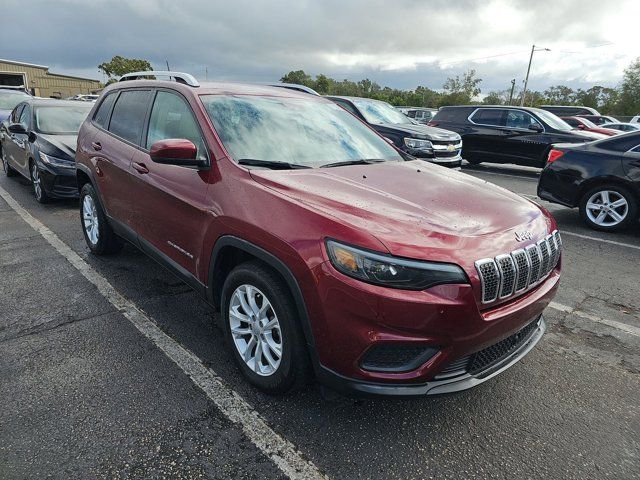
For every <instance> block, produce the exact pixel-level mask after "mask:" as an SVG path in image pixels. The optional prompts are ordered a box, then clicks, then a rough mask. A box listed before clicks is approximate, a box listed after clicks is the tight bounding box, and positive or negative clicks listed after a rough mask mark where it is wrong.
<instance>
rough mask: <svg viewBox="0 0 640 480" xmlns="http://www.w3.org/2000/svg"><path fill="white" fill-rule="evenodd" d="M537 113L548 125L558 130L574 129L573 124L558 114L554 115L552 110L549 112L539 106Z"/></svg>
mask: <svg viewBox="0 0 640 480" xmlns="http://www.w3.org/2000/svg"><path fill="white" fill-rule="evenodd" d="M535 112H536V115H538V117H540V118H541V119H542V121H543V122H545V123H546V124H547V125H549V126H550V127H551V128H554V129H556V130H573V129H572V128H571V125H569V124H568V123H567V122H565V121H564V120H562V119H561V118H560V117H558V116H557V115H554V114H553V113H551V112H547V111H546V110H541V109H539V108H536V109H535Z"/></svg>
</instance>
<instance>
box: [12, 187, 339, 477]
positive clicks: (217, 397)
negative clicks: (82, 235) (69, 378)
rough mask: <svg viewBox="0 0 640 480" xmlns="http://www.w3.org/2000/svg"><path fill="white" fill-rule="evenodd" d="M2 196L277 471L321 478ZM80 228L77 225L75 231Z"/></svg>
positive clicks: (208, 370) (135, 309) (59, 242)
mask: <svg viewBox="0 0 640 480" xmlns="http://www.w3.org/2000/svg"><path fill="white" fill-rule="evenodd" d="M0 196H1V197H2V198H3V199H4V200H5V201H6V202H7V203H8V204H9V206H10V207H11V208H12V209H13V210H14V211H15V212H16V213H17V214H18V215H20V217H22V219H23V220H24V221H25V222H27V223H28V224H29V225H30V226H31V227H32V228H33V229H34V230H35V231H37V232H38V233H40V235H42V236H43V237H44V239H45V240H46V241H47V242H49V244H51V246H53V248H55V249H56V250H57V251H58V253H60V255H62V256H63V257H65V258H66V259H67V260H68V261H69V263H71V265H73V266H74V267H75V268H76V269H77V270H78V271H79V272H80V273H81V274H82V275H83V276H84V277H85V278H86V279H87V280H89V281H90V282H91V283H93V284H94V285H95V286H96V287H97V288H98V291H99V292H100V293H101V294H102V295H103V296H104V297H105V298H106V299H107V300H108V301H109V303H111V304H112V305H113V306H114V307H115V308H116V309H118V310H119V311H120V313H122V315H124V316H125V317H126V318H127V319H128V320H129V321H130V322H131V323H132V324H133V325H134V326H135V327H136V328H137V329H138V330H139V331H140V332H141V333H142V334H143V335H144V336H145V337H147V338H148V339H149V340H150V341H151V342H153V344H154V345H155V346H156V347H158V348H159V349H160V350H162V352H163V353H164V354H165V355H166V356H167V357H169V358H170V359H171V360H172V361H173V362H174V363H175V364H176V365H177V366H178V367H179V368H180V369H181V370H182V371H183V372H184V373H185V374H187V376H189V378H191V380H192V381H193V382H194V383H195V384H196V385H197V386H198V387H200V389H201V390H202V391H203V392H204V393H205V394H206V395H207V397H209V398H210V399H211V400H212V401H213V402H214V403H215V404H216V406H217V407H218V408H219V409H220V411H222V413H223V414H224V415H226V417H227V418H228V419H229V420H231V421H232V422H233V423H235V424H237V425H239V426H240V427H241V428H242V430H243V432H244V434H245V435H246V436H247V437H248V438H249V440H251V441H252V442H253V443H254V444H255V445H256V446H257V447H258V448H259V449H260V450H261V451H262V453H264V454H265V455H266V456H267V457H268V458H270V459H271V460H272V461H273V462H274V463H275V464H276V465H277V466H278V468H279V469H280V470H281V471H282V473H284V474H285V475H287V476H288V477H289V478H291V479H292V480H298V479H299V480H303V479H304V480H307V479H325V480H326V478H327V477H325V476H324V475H323V474H322V473H321V472H320V470H318V467H316V466H315V465H314V464H313V463H312V462H310V461H309V460H306V459H305V458H303V457H302V454H301V453H300V452H299V451H298V450H297V449H296V447H295V446H294V445H293V444H292V443H291V442H289V441H288V440H286V439H285V438H283V437H282V436H280V435H279V434H278V433H276V432H275V431H274V430H273V429H272V428H271V427H269V425H268V424H267V422H266V420H265V419H264V418H262V417H261V416H260V414H259V413H258V412H256V411H255V410H254V409H253V408H252V407H251V405H249V404H248V403H247V402H246V401H245V400H244V399H243V398H242V397H240V395H238V394H237V393H236V392H235V391H233V390H231V389H230V388H229V387H227V386H226V385H224V383H222V380H221V379H220V377H218V375H217V374H216V372H215V371H213V370H212V369H211V368H208V367H205V366H204V364H203V363H202V361H200V359H199V358H198V357H197V356H196V355H195V354H194V353H192V352H191V351H189V350H187V349H186V348H184V347H183V346H182V345H180V344H179V343H178V342H176V341H175V340H173V339H172V338H171V337H169V336H168V335H167V334H166V333H164V332H163V331H162V330H161V329H160V328H159V327H158V326H157V325H156V324H155V322H153V321H152V320H151V319H150V318H149V317H148V316H147V315H146V314H145V313H143V312H142V311H141V310H139V309H138V307H136V305H135V304H134V303H133V302H131V301H130V300H127V299H126V298H125V297H123V296H122V295H121V294H120V293H119V292H118V291H117V290H116V289H115V288H114V287H113V286H112V285H111V284H110V283H109V282H108V281H107V279H106V278H104V277H103V276H102V275H101V274H100V273H98V272H97V271H96V270H94V269H93V268H92V267H91V266H90V265H89V264H88V263H87V262H85V261H84V260H83V259H82V258H81V257H80V255H78V254H77V253H76V252H75V251H73V250H72V249H71V247H69V246H68V245H67V244H66V243H64V242H63V241H62V240H60V238H59V237H58V236H57V235H56V234H55V233H53V232H52V231H51V230H50V229H49V228H48V227H46V226H45V225H44V224H43V223H42V222H40V221H39V220H38V219H36V218H35V217H33V216H32V215H31V214H30V213H29V212H27V210H25V209H24V208H23V207H22V206H21V205H20V204H19V203H18V202H16V201H15V200H14V199H13V197H12V196H11V195H9V193H8V192H7V191H6V190H4V189H3V188H2V187H0ZM78 228H79V227H78Z"/></svg>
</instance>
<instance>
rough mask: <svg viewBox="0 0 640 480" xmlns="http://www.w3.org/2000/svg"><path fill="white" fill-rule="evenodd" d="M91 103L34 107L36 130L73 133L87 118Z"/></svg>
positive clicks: (52, 132)
mask: <svg viewBox="0 0 640 480" xmlns="http://www.w3.org/2000/svg"><path fill="white" fill-rule="evenodd" d="M89 110H91V105H80V104H79V105H78V106H75V105H74V106H66V105H65V106H60V105H56V106H47V107H36V109H35V119H36V128H35V129H36V131H38V132H40V133H48V134H52V135H55V134H58V135H60V134H74V133H78V130H80V125H82V122H84V119H85V118H87V115H88V114H89Z"/></svg>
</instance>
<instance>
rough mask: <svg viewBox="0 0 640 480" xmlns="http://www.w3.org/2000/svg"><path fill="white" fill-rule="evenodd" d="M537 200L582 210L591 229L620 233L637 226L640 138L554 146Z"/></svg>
mask: <svg viewBox="0 0 640 480" xmlns="http://www.w3.org/2000/svg"><path fill="white" fill-rule="evenodd" d="M538 196H539V197H540V198H543V199H545V200H548V201H550V202H554V203H560V204H562V205H566V206H568V207H578V208H579V211H580V216H581V217H582V219H583V220H584V221H585V222H586V224H587V225H588V226H589V227H591V228H593V229H596V230H602V231H615V230H622V229H624V228H627V227H629V226H631V225H633V224H634V223H636V222H637V221H638V203H639V201H640V132H637V133H628V134H625V135H618V136H615V137H611V138H608V139H606V140H600V141H598V142H593V143H590V144H586V145H566V144H565V145H554V147H553V149H552V150H551V151H550V152H549V159H548V163H547V166H546V167H545V169H544V170H543V171H542V174H541V175H540V181H539V183H538Z"/></svg>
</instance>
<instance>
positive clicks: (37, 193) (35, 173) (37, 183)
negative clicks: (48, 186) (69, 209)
mask: <svg viewBox="0 0 640 480" xmlns="http://www.w3.org/2000/svg"><path fill="white" fill-rule="evenodd" d="M29 177H30V179H31V186H32V188H33V196H34V197H36V201H37V202H38V203H49V202H50V201H51V197H50V196H49V194H48V193H47V191H46V190H45V188H44V185H43V184H42V178H41V177H40V169H39V168H38V165H37V164H36V162H34V161H33V160H32V161H30V162H29Z"/></svg>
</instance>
